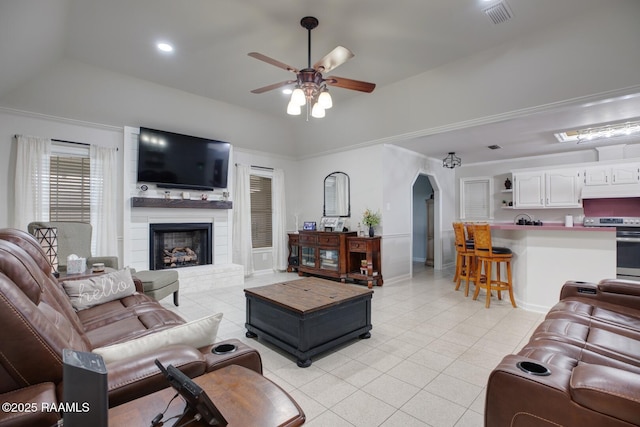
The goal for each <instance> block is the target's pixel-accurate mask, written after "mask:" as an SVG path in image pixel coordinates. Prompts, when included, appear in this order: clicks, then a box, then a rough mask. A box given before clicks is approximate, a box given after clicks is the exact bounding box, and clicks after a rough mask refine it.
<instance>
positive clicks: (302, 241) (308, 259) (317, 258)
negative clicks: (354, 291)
mask: <svg viewBox="0 0 640 427" xmlns="http://www.w3.org/2000/svg"><path fill="white" fill-rule="evenodd" d="M292 236H296V235H292V234H290V235H289V250H290V253H293V249H292V247H293V246H294V243H295V237H294V239H293V240H292ZM351 236H356V232H355V231H353V232H346V233H343V232H338V231H335V232H334V231H300V232H299V233H298V234H297V238H298V246H297V250H298V274H299V275H300V276H303V275H305V273H306V274H313V275H316V276H323V277H332V278H335V279H341V280H342V281H345V279H346V278H347V271H348V265H347V238H348V237H351ZM289 267H290V268H291V261H290V264H289Z"/></svg>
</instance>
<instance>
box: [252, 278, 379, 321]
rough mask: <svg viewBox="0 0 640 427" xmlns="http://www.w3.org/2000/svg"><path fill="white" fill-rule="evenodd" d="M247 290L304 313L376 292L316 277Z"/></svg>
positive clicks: (254, 294)
mask: <svg viewBox="0 0 640 427" xmlns="http://www.w3.org/2000/svg"><path fill="white" fill-rule="evenodd" d="M244 292H245V294H247V295H253V296H256V297H259V298H262V299H264V300H268V301H270V302H273V303H274V304H277V305H280V306H282V307H285V308H288V309H290V310H293V311H296V312H298V313H302V314H305V313H310V312H313V311H316V310H321V309H324V308H327V307H330V306H332V305H336V304H340V303H343V302H346V301H349V300H351V299H355V298H359V297H362V296H364V295H368V294H373V290H371V289H367V288H362V287H358V286H353V285H347V284H344V283H338V282H332V281H331V280H326V279H320V278H317V277H307V278H304V279H298V280H292V281H289V282H282V283H275V284H273V285H267V286H259V287H256V288H247V289H245V290H244Z"/></svg>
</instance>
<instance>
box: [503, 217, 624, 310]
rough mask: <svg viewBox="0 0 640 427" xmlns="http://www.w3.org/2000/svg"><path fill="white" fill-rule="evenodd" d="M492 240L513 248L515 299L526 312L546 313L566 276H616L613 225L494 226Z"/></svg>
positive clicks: (597, 278) (594, 279)
mask: <svg viewBox="0 0 640 427" xmlns="http://www.w3.org/2000/svg"><path fill="white" fill-rule="evenodd" d="M491 238H492V244H493V245H494V246H504V247H507V248H510V249H511V250H512V251H513V262H512V264H513V289H514V294H515V299H516V302H517V304H518V307H521V308H524V309H527V310H533V311H537V312H547V311H548V310H549V309H550V308H551V307H552V306H553V305H554V304H556V303H557V302H558V298H559V296H560V289H561V288H562V285H563V284H564V283H565V282H566V281H568V280H580V281H585V282H598V281H600V280H602V279H610V278H615V277H616V230H615V227H583V226H574V227H564V225H556V226H554V225H542V226H531V225H515V224H495V225H492V226H491Z"/></svg>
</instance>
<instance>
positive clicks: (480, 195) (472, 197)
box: [460, 178, 491, 219]
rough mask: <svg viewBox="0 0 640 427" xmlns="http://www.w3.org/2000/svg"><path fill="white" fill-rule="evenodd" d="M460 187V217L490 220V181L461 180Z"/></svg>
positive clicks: (481, 179) (482, 179)
mask: <svg viewBox="0 0 640 427" xmlns="http://www.w3.org/2000/svg"><path fill="white" fill-rule="evenodd" d="M461 187H462V188H461V190H462V191H461V195H462V197H461V204H462V206H461V209H460V211H461V213H462V215H461V217H462V218H464V219H490V218H491V208H490V201H491V197H490V194H491V181H490V180H489V179H488V178H478V179H463V180H462V181H461Z"/></svg>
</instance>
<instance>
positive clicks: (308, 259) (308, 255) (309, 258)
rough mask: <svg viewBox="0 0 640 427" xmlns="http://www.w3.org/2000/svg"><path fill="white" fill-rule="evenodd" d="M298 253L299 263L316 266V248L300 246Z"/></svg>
mask: <svg viewBox="0 0 640 427" xmlns="http://www.w3.org/2000/svg"><path fill="white" fill-rule="evenodd" d="M300 249H301V253H300V257H301V259H300V265H304V266H305V267H315V266H316V248H308V247H305V246H303V247H301V248H300Z"/></svg>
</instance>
